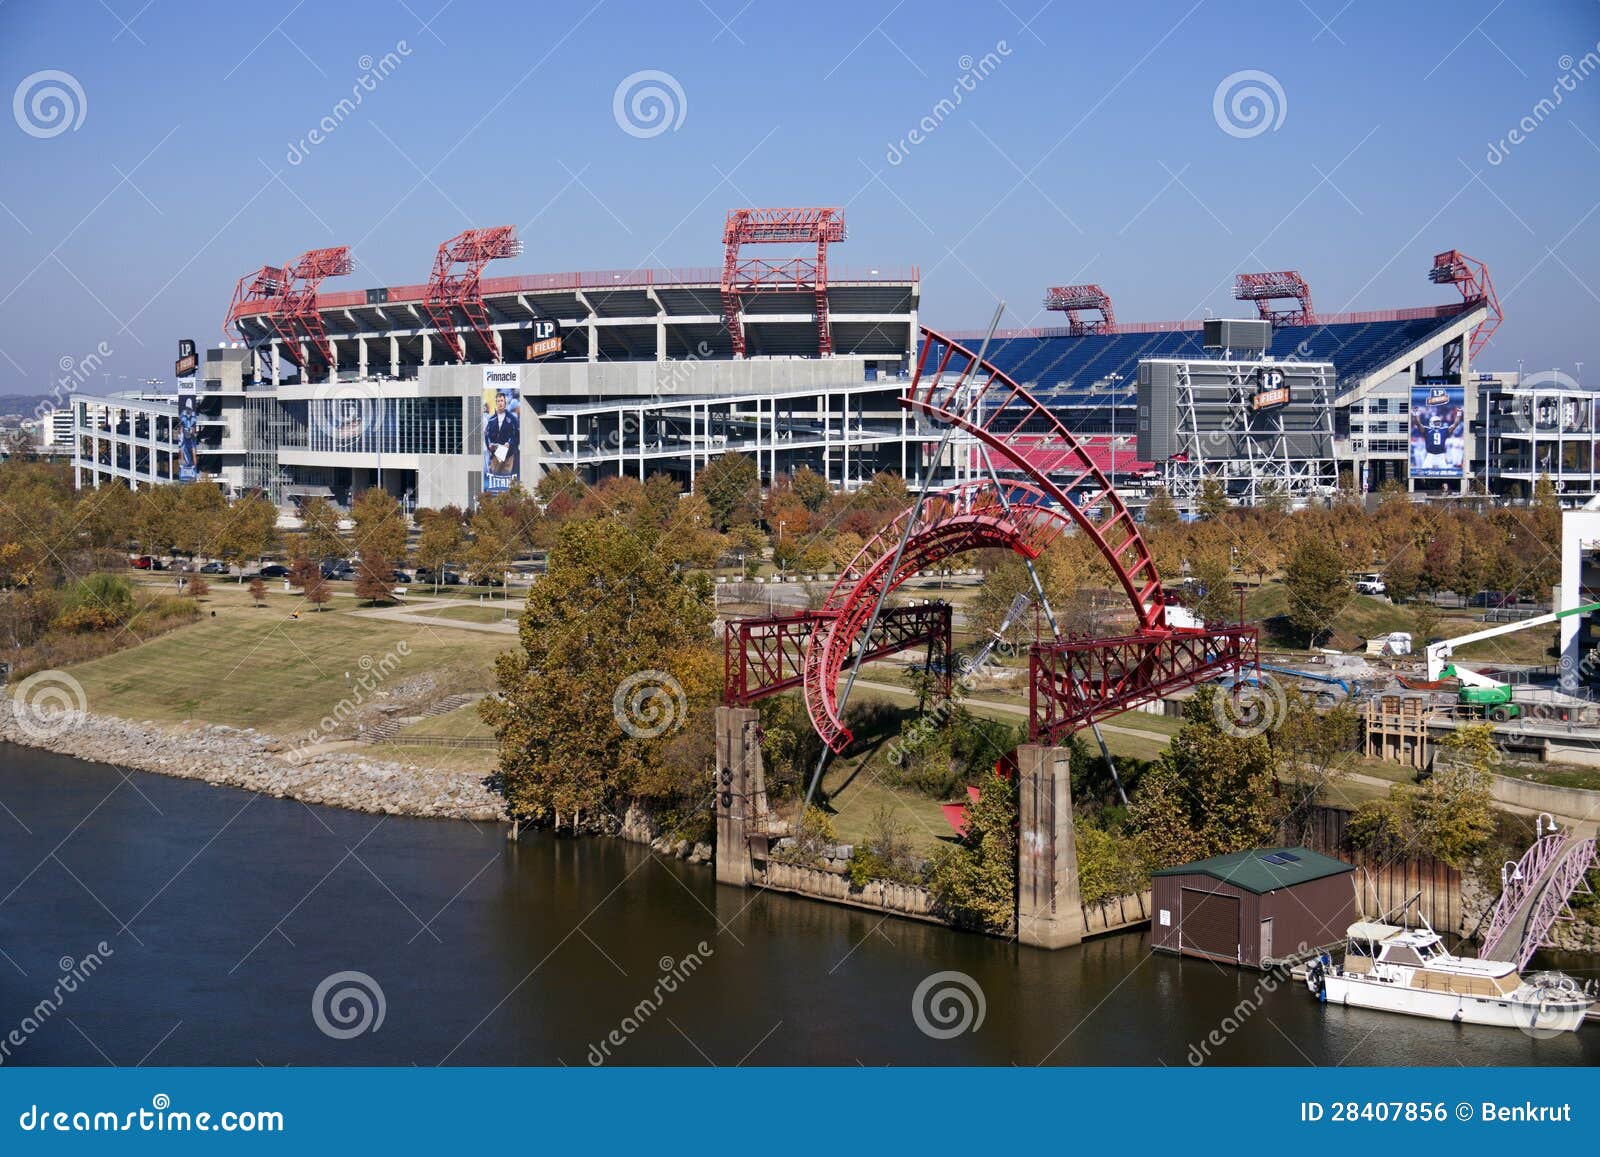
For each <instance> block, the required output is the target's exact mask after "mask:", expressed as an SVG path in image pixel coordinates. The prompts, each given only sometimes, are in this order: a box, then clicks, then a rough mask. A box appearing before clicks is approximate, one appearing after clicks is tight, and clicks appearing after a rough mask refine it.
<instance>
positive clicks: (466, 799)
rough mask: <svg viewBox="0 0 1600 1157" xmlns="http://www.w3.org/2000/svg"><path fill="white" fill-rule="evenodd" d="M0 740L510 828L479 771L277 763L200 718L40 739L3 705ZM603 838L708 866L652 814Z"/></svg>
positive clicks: (333, 801)
mask: <svg viewBox="0 0 1600 1157" xmlns="http://www.w3.org/2000/svg"><path fill="white" fill-rule="evenodd" d="M0 742H5V743H14V744H16V745H17V746H19V747H29V748H34V749H36V750H39V751H49V752H52V753H53V754H56V755H65V756H69V757H71V758H73V759H82V760H85V761H88V762H91V763H105V764H110V765H112V766H114V767H123V768H128V769H130V770H133V771H143V772H148V773H151V774H153V775H165V776H170V777H172V778H174V779H188V780H196V781H199V782H201V783H207V784H210V785H212V786H213V787H233V788H239V789H241V790H243V791H254V792H259V793H261V794H262V795H269V796H272V797H274V798H275V799H291V800H295V801H297V802H299V803H307V804H318V805H321V806H324V807H338V808H344V809H345V810H346V811H357V812H364V813H367V814H369V815H397V816H410V817H413V818H416V819H446V820H466V821H468V822H470V823H496V824H502V825H505V826H507V827H509V826H510V822H511V821H510V820H508V819H507V818H506V815H505V805H504V801H502V800H501V798H500V797H499V796H497V795H495V794H494V793H493V792H491V791H490V790H489V789H488V788H486V787H484V786H483V778H484V777H483V774H482V773H481V772H476V771H453V770H450V769H447V768H434V767H424V766H421V765H418V764H406V763H396V762H395V761H393V760H386V759H373V758H370V757H367V756H365V755H362V754H361V753H359V752H356V751H349V750H342V751H325V752H318V753H315V754H310V755H305V756H302V757H301V758H299V759H285V758H283V754H284V753H286V752H288V751H289V750H291V749H290V747H289V745H288V744H286V743H285V742H284V741H283V740H281V739H279V738H277V737H276V736H273V735H269V734H266V733H265V732H261V731H258V730H256V729H255V728H251V727H246V728H239V727H231V726H229V725H228V724H225V723H204V722H200V721H186V722H184V723H172V724H162V723H156V722H155V721H153V720H149V719H146V720H143V721H141V722H134V721H133V720H131V719H123V718H121V717H120V716H116V715H96V714H91V713H88V712H85V713H83V714H82V715H80V716H78V717H77V718H76V719H75V721H74V722H73V724H72V726H71V727H69V728H68V729H66V730H65V731H62V732H60V733H55V732H51V733H49V734H43V735H40V734H34V733H32V732H30V731H28V730H26V729H24V728H23V727H22V726H21V725H19V724H18V723H17V720H16V716H15V712H14V709H13V706H12V703H11V701H10V700H9V699H6V700H4V701H3V702H0ZM611 835H612V836H613V837H614V838H616V839H621V840H625V841H627V842H628V843H634V844H643V845H645V846H647V847H649V848H650V850H651V851H654V852H658V853H660V854H661V855H664V856H670V857H672V858H673V859H678V860H683V861H685V862H687V863H690V864H695V865H708V864H710V863H711V861H712V856H713V852H712V848H711V845H710V844H708V843H695V842H692V841H689V840H685V839H673V838H671V837H668V836H666V835H663V834H662V833H661V831H660V829H659V828H658V827H657V826H656V824H655V822H654V820H653V818H652V817H651V816H649V815H648V814H647V813H646V812H645V811H644V810H643V809H642V808H640V807H638V806H637V805H634V806H630V807H629V808H628V809H627V812H626V813H625V815H624V816H623V819H622V823H621V825H620V826H619V827H618V830H617V831H615V832H613V833H611Z"/></svg>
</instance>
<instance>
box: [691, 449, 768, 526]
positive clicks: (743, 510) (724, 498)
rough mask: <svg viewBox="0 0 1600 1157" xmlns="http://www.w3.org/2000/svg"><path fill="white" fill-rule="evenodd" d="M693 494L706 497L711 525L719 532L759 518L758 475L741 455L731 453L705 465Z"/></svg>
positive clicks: (753, 467)
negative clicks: (709, 507)
mask: <svg viewBox="0 0 1600 1157" xmlns="http://www.w3.org/2000/svg"><path fill="white" fill-rule="evenodd" d="M695 491H696V493H699V494H703V495H705V499H706V502H707V503H708V504H709V505H710V506H711V519H712V524H713V525H714V526H715V527H716V528H717V529H718V530H720V531H727V530H728V528H729V527H732V526H742V525H744V524H746V523H753V522H755V521H756V519H757V518H759V517H760V515H761V476H760V474H759V473H758V472H757V471H756V464H755V462H754V461H753V460H752V459H750V458H746V457H745V456H744V455H743V454H739V453H736V452H733V451H730V452H728V453H726V454H724V455H722V456H721V457H720V458H713V459H712V460H711V461H710V462H708V463H706V467H705V469H704V470H702V471H700V476H699V477H698V478H697V479H696V480H695Z"/></svg>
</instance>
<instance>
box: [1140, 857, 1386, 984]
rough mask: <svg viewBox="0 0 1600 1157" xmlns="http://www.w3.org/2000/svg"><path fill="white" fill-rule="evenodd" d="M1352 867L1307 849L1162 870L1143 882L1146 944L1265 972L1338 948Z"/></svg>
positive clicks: (1350, 909)
mask: <svg viewBox="0 0 1600 1157" xmlns="http://www.w3.org/2000/svg"><path fill="white" fill-rule="evenodd" d="M1354 871H1355V868H1354V867H1353V866H1352V865H1350V864H1347V863H1345V862H1344V861H1343V860H1336V859H1334V858H1333V857H1331V856H1324V855H1322V854H1321V853H1320V852H1313V851H1312V850H1311V849H1310V848H1252V849H1250V850H1249V851H1244V852H1230V853H1229V854H1228V855H1225V856H1213V857H1211V859H1209V860H1198V861H1196V862H1195V863H1192V864H1180V865H1178V866H1177V867H1175V868H1163V869H1162V870H1161V871H1159V872H1155V873H1153V874H1152V879H1151V881H1150V908H1151V911H1152V913H1153V915H1152V916H1151V919H1150V946H1151V947H1152V948H1154V949H1155V950H1156V951H1158V952H1173V953H1177V954H1180V955H1183V956H1199V957H1202V958H1204V959H1206V960H1220V961H1225V962H1227V963H1229V964H1242V965H1247V966H1249V967H1251V968H1270V967H1272V966H1273V965H1274V964H1277V963H1279V962H1281V961H1285V960H1290V959H1296V958H1299V957H1303V956H1307V955H1310V954H1311V953H1313V952H1314V951H1315V950H1317V949H1319V948H1328V947H1331V946H1333V945H1336V944H1339V943H1342V942H1343V940H1344V938H1345V932H1346V930H1347V929H1348V928H1349V926H1350V925H1351V924H1353V923H1354V922H1355V919H1356V901H1355V888H1354V886H1353V882H1352V880H1351V878H1350V874H1351V873H1352V872H1354Z"/></svg>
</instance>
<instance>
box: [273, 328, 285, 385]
mask: <svg viewBox="0 0 1600 1157" xmlns="http://www.w3.org/2000/svg"><path fill="white" fill-rule="evenodd" d="M282 377H283V350H282V348H280V347H279V345H278V339H277V338H273V339H272V384H273V385H275V386H276V385H278V384H279V380H280V379H281V378H282Z"/></svg>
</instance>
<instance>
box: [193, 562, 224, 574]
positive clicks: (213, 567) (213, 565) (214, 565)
mask: <svg viewBox="0 0 1600 1157" xmlns="http://www.w3.org/2000/svg"><path fill="white" fill-rule="evenodd" d="M200 573H201V574H227V573H228V564H227V563H223V562H208V563H206V565H205V566H203V567H201V568H200Z"/></svg>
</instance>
